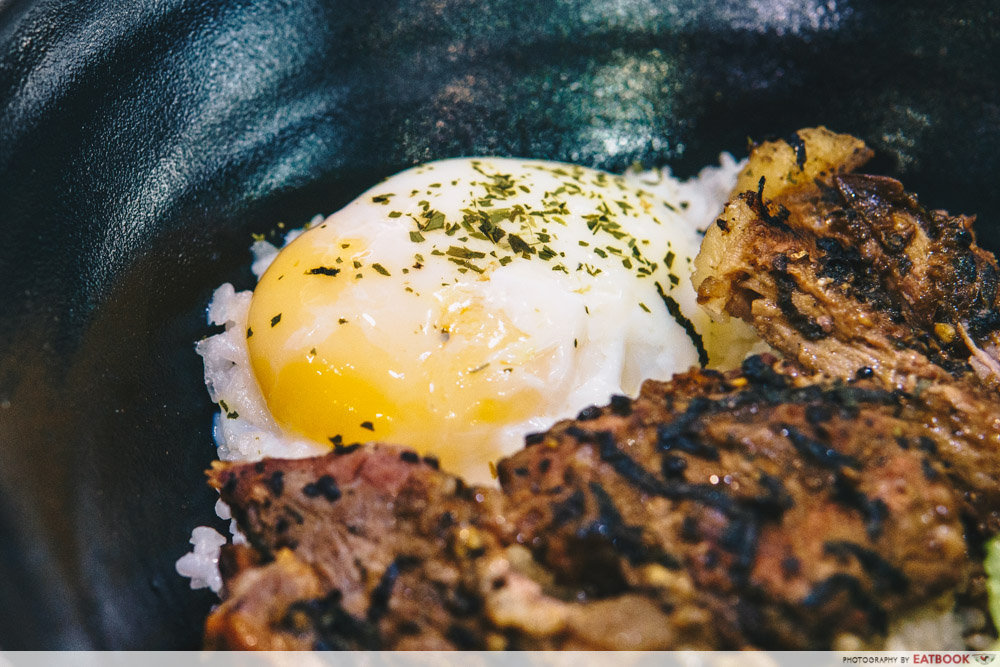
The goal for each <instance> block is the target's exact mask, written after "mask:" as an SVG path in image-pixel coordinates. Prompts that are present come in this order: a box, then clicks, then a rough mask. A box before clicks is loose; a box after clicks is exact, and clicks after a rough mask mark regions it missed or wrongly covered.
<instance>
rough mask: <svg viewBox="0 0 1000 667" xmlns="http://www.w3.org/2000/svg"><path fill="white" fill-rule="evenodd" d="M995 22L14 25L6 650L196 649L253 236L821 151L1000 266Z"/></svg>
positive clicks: (4, 356) (535, 17)
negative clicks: (497, 190) (345, 214)
mask: <svg viewBox="0 0 1000 667" xmlns="http://www.w3.org/2000/svg"><path fill="white" fill-rule="evenodd" d="M997 14H998V12H997V11H996V9H995V8H994V7H993V3H991V2H989V1H988V0H980V1H978V2H965V3H961V4H960V5H957V6H954V7H945V6H944V5H942V4H941V3H939V2H934V1H932V0H910V1H909V2H882V3H873V2H861V1H860V0H858V1H856V2H855V1H850V2H848V1H845V0H830V1H829V2H828V1H827V0H804V1H802V2H799V1H792V0H752V1H750V2H746V3H741V2H727V1H725V0H712V1H709V2H699V1H698V0H668V1H665V2H654V0H618V1H613V0H590V1H586V0H585V1H582V2H570V1H568V0H566V1H562V2H552V3H547V2H523V3H522V2H518V1H515V0H504V1H488V0H435V1H433V2H426V1H424V0H393V1H387V2H377V1H375V0H344V1H342V2H321V1H320V0H299V1H298V2H284V1H281V2H278V1H264V2H261V1H255V2H252V1H250V0H241V1H232V2H207V1H206V2H196V1H194V0H163V1H158V2H147V3H126V2H112V1H110V0H50V1H32V0H6V1H5V2H0V224H2V228H0V229H2V232H3V234H2V237H0V287H2V289H3V293H2V297H0V646H3V647H4V648H7V649H18V648H69V647H74V648H108V649H112V648H113V649H151V648H171V649H172V648H193V647H196V646H197V645H198V643H199V641H200V636H201V631H200V626H201V623H202V620H203V618H204V615H205V613H206V612H207V611H208V608H209V606H210V604H211V603H212V599H213V597H212V596H211V595H210V594H208V593H207V592H205V591H198V592H192V591H190V590H189V589H188V587H187V582H186V581H185V580H183V579H182V578H180V577H179V576H177V575H176V574H175V573H174V561H175V559H176V558H177V557H178V556H180V555H181V554H183V553H185V552H186V551H187V548H188V546H187V539H188V537H189V535H190V530H191V529H192V528H193V527H194V526H197V525H199V524H206V523H207V524H212V525H216V526H218V527H219V528H220V529H224V528H223V526H222V525H221V522H219V521H218V520H217V519H216V518H215V516H214V513H213V511H212V506H213V501H214V493H213V492H211V491H210V490H209V489H208V488H207V487H206V486H205V484H204V482H203V476H202V473H201V471H202V470H203V469H204V468H206V467H207V466H208V464H209V462H210V461H211V459H212V458H213V448H212V445H211V438H210V433H209V429H210V420H211V415H212V412H213V410H212V405H211V404H210V402H209V400H208V397H207V395H206V393H205V390H204V388H203V386H202V379H201V365H200V360H199V359H198V358H197V357H196V356H195V354H194V352H193V341H195V340H196V339H198V338H200V337H201V336H203V335H205V334H206V333H207V332H208V327H207V326H206V325H205V322H204V307H205V305H206V303H207V301H208V298H209V296H210V294H211V290H212V288H213V287H214V286H216V285H218V284H220V283H222V282H224V281H234V282H236V283H237V285H238V286H240V287H247V286H249V285H250V284H251V283H250V275H249V272H248V271H247V268H246V267H247V264H248V260H249V256H248V251H247V248H248V245H249V242H250V235H251V233H254V232H258V233H262V232H267V231H269V230H272V229H273V228H274V226H275V224H276V223H277V222H279V221H286V222H288V223H291V224H297V223H301V222H304V221H305V220H307V219H308V218H309V217H311V216H312V215H313V214H315V213H317V212H322V213H330V212H332V211H334V210H335V209H337V208H338V207H340V206H341V205H342V204H344V203H346V202H347V201H348V200H349V199H351V198H352V196H354V195H355V194H357V193H358V192H360V191H361V190H362V189H364V188H365V187H366V186H368V185H370V184H372V183H374V182H375V181H376V180H377V179H379V178H381V177H383V176H386V175H388V174H391V173H392V172H395V171H397V170H399V169H402V168H404V167H406V166H408V165H412V164H414V163H416V162H420V161H425V160H431V159H436V158H443V157H449V156H459V155H471V154H495V155H517V156H529V157H538V158H550V159H556V160H566V161H573V162H579V163H582V164H586V165H591V166H597V167H604V168H607V169H612V170H618V169H622V168H624V167H626V166H628V165H630V164H632V163H633V162H636V161H640V162H643V163H645V164H648V165H652V164H663V163H666V164H670V165H672V166H673V167H674V169H675V171H676V172H677V173H679V174H681V175H689V174H691V173H693V172H694V171H696V170H697V169H698V168H699V167H700V166H702V165H704V164H708V163H712V162H714V161H715V159H716V156H717V155H718V153H719V152H720V151H723V150H729V151H734V152H735V153H737V154H742V153H744V152H745V145H746V141H747V137H748V136H749V137H753V138H763V137H766V136H768V135H779V136H780V135H784V134H786V133H789V132H791V131H793V130H795V129H797V128H799V127H801V126H808V125H816V124H825V125H827V126H829V127H831V128H833V129H836V130H839V131H846V132H852V133H855V134H857V135H858V136H860V137H862V138H864V139H865V140H867V141H868V142H869V143H870V144H871V145H872V146H873V147H874V148H876V149H877V151H878V153H879V158H878V159H877V161H876V163H875V165H874V168H877V169H879V170H881V171H883V172H887V173H890V174H893V175H895V176H897V177H899V178H901V179H903V180H904V181H905V182H906V184H907V185H908V186H909V187H910V188H911V189H915V190H916V191H918V192H920V193H921V195H922V197H923V201H924V202H925V203H928V204H930V205H931V206H935V207H944V208H948V209H950V210H952V211H955V212H959V211H961V212H967V213H979V214H980V222H979V227H978V229H979V233H980V236H981V238H982V239H983V241H984V243H985V245H987V246H988V247H992V248H996V247H998V245H1000V226H997V224H996V223H997V220H996V213H995V212H996V210H997V207H998V206H1000V188H997V187H995V179H996V175H997V173H998V166H1000V157H998V156H1000V81H998V67H1000V65H998V63H1000V40H998V37H1000V26H998V20H997Z"/></svg>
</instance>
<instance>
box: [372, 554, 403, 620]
mask: <svg viewBox="0 0 1000 667" xmlns="http://www.w3.org/2000/svg"><path fill="white" fill-rule="evenodd" d="M399 567H400V566H399V559H398V558H397V559H396V560H394V561H392V562H391V563H389V567H387V568H385V572H383V573H382V576H381V577H380V578H379V580H378V584H377V585H376V586H375V590H373V591H372V594H371V602H370V603H369V605H368V622H369V623H378V621H379V619H380V618H382V617H383V616H385V614H386V612H388V611H389V598H390V597H392V589H393V587H394V586H395V585H396V579H398V578H399Z"/></svg>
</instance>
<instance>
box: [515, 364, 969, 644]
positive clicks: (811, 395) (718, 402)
mask: <svg viewBox="0 0 1000 667" xmlns="http://www.w3.org/2000/svg"><path fill="white" fill-rule="evenodd" d="M778 368H779V371H782V372H778V371H776V370H775V369H774V368H773V367H772V361H771V360H768V359H766V358H761V357H753V358H751V359H749V360H747V362H745V364H744V368H743V371H742V372H740V373H730V374H727V375H725V376H723V375H720V374H716V373H712V372H710V371H692V372H689V373H687V374H685V375H681V376H677V377H675V378H674V380H673V381H672V382H668V383H662V382H653V381H649V382H646V384H645V385H644V386H643V389H642V394H641V396H640V397H639V399H638V400H636V401H635V402H630V401H627V400H618V401H616V402H614V403H612V405H611V406H610V407H608V408H605V409H603V410H599V411H598V410H593V409H591V410H588V411H586V413H585V414H584V415H581V417H586V419H585V420H582V421H581V420H577V421H573V422H563V423H561V424H558V425H557V426H556V427H555V428H553V429H552V430H551V431H549V432H548V433H546V434H544V435H543V436H541V437H539V438H537V439H536V440H537V444H535V445H534V446H531V447H528V448H527V449H526V450H524V451H523V452H521V453H518V454H517V455H515V456H513V457H511V458H510V459H507V460H506V461H504V462H503V463H501V464H500V466H499V470H500V480H501V483H502V484H503V487H504V491H505V492H506V493H507V494H508V505H507V506H508V514H507V517H508V521H510V522H513V523H514V524H515V525H517V526H518V528H519V530H520V531H521V535H522V539H524V541H525V543H526V544H532V545H533V550H534V552H535V553H536V555H537V557H538V558H539V560H541V562H542V563H544V564H545V565H546V566H547V567H550V568H551V569H552V570H553V571H554V572H557V573H559V576H560V577H561V578H563V580H564V581H563V583H565V584H572V585H579V586H583V587H585V588H587V590H588V592H589V593H590V594H591V595H594V596H598V597H600V596H613V595H617V594H620V593H621V592H623V591H631V590H637V589H638V590H643V591H645V592H646V594H647V595H650V596H652V597H653V598H654V599H656V600H657V601H659V602H660V603H661V604H670V605H682V604H684V603H685V601H686V600H687V599H688V596H691V595H692V593H693V592H694V591H698V592H699V594H701V595H706V596H708V597H709V598H711V600H714V601H715V602H716V603H717V604H716V605H712V604H711V603H710V602H708V603H706V602H705V601H701V602H700V603H699V606H700V607H704V608H710V609H712V610H713V612H714V619H713V622H714V623H715V624H716V625H717V627H718V629H719V632H720V636H721V638H722V640H723V644H722V646H723V647H741V646H758V647H771V648H777V647H781V648H828V647H829V646H830V642H831V641H832V640H833V639H834V638H835V637H836V636H838V635H841V634H843V633H850V634H856V635H861V636H864V635H868V634H870V633H872V632H873V631H874V632H876V633H877V632H880V631H884V629H885V627H886V621H887V619H888V618H889V617H890V616H893V615H896V614H898V613H899V612H901V611H902V610H904V609H906V608H908V607H912V606H914V605H915V604H916V603H918V602H919V601H920V600H928V599H931V598H933V597H935V596H937V595H939V594H941V593H943V592H945V591H948V590H953V589H955V588H956V587H958V588H961V587H963V586H964V585H965V581H966V579H967V577H968V573H969V567H970V559H969V556H968V553H967V549H966V544H965V541H964V538H963V532H964V530H963V526H962V523H961V514H962V511H963V509H964V507H963V505H964V503H963V500H962V498H961V496H960V494H958V493H957V492H955V491H954V490H953V488H952V485H951V484H950V482H949V481H948V478H947V477H946V476H945V474H944V467H943V465H942V464H941V463H940V462H939V461H938V460H937V459H936V458H935V457H934V455H933V451H934V449H935V447H936V446H937V444H938V443H939V441H940V439H939V438H938V436H937V435H936V434H935V433H934V432H933V431H932V430H931V429H928V428H927V427H926V426H925V425H924V422H925V421H926V419H925V417H926V415H924V414H923V413H922V411H923V407H922V406H921V404H920V402H919V400H917V399H915V398H913V397H910V396H907V395H904V394H902V393H891V392H887V391H885V390H883V389H882V388H880V387H878V386H877V385H876V384H875V383H874V382H873V381H871V380H857V381H853V382H851V383H846V384H845V383H840V382H833V383H831V382H828V381H827V382H825V381H817V379H816V378H813V377H806V376H801V375H798V376H796V375H795V373H794V372H793V371H794V368H793V367H791V366H789V365H786V367H785V368H784V369H782V368H781V367H780V366H779V367H778ZM790 371H791V372H790Z"/></svg>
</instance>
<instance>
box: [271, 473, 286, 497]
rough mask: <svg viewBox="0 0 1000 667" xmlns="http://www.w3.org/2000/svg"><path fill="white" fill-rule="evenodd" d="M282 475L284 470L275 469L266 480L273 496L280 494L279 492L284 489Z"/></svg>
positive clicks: (283, 475)
mask: <svg viewBox="0 0 1000 667" xmlns="http://www.w3.org/2000/svg"><path fill="white" fill-rule="evenodd" d="M284 477H285V473H284V472H282V471H281V470H275V471H274V472H273V473H271V476H270V477H269V478H268V480H267V486H268V488H270V489H271V493H272V494H274V497H275V498H277V497H278V496H280V495H281V492H282V491H284V490H285V482H284Z"/></svg>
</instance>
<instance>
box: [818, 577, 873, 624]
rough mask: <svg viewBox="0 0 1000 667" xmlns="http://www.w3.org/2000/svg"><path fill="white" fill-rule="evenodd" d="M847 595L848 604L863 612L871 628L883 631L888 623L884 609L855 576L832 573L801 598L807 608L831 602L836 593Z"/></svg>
mask: <svg viewBox="0 0 1000 667" xmlns="http://www.w3.org/2000/svg"><path fill="white" fill-rule="evenodd" d="M841 594H844V595H846V596H847V598H848V600H849V602H850V606H851V607H853V608H855V609H858V610H860V611H862V612H864V613H865V615H866V616H867V617H868V620H869V622H870V623H871V626H872V628H873V629H874V630H875V632H877V633H880V634H881V633H884V632H885V631H886V626H887V625H888V618H887V615H886V612H885V610H884V609H883V608H882V607H881V606H879V605H878V603H876V602H875V600H874V599H872V597H871V596H870V595H868V594H867V593H866V592H865V590H864V588H862V586H861V582H859V581H858V580H857V579H856V578H854V577H852V576H850V575H849V574H834V575H832V576H830V577H829V578H827V579H825V580H823V581H821V582H820V583H818V584H817V585H816V586H815V587H813V589H812V590H811V591H810V592H809V595H807V596H806V597H805V599H803V600H802V605H803V606H804V607H807V608H818V607H823V606H824V605H826V604H828V603H829V602H831V601H832V600H833V599H834V598H835V597H837V596H838V595H841Z"/></svg>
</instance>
